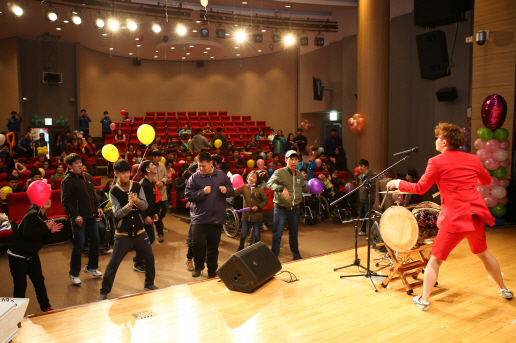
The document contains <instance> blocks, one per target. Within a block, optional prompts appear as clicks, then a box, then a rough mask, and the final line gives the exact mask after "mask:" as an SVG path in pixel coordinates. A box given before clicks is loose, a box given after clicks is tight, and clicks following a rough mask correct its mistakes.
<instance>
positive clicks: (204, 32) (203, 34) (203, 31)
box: [201, 27, 210, 39]
mask: <svg viewBox="0 0 516 343" xmlns="http://www.w3.org/2000/svg"><path fill="white" fill-rule="evenodd" d="M208 38H210V29H209V28H207V27H201V39H208Z"/></svg>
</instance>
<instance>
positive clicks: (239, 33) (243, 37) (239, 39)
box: [235, 30, 247, 43]
mask: <svg viewBox="0 0 516 343" xmlns="http://www.w3.org/2000/svg"><path fill="white" fill-rule="evenodd" d="M246 38H247V34H246V33H245V32H244V31H242V30H240V31H237V33H236V35H235V39H236V41H237V42H238V43H243V42H245V40H246Z"/></svg>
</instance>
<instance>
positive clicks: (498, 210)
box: [489, 204, 506, 217]
mask: <svg viewBox="0 0 516 343" xmlns="http://www.w3.org/2000/svg"><path fill="white" fill-rule="evenodd" d="M489 210H490V211H491V214H492V215H493V216H494V217H502V216H503V215H504V214H505V211H506V209H505V206H504V205H502V204H497V205H495V206H493V207H491V208H490V209H489Z"/></svg>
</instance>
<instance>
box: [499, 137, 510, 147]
mask: <svg viewBox="0 0 516 343" xmlns="http://www.w3.org/2000/svg"><path fill="white" fill-rule="evenodd" d="M510 146H511V141H509V140H508V139H506V140H504V141H503V142H501V143H500V149H505V150H509V147H510Z"/></svg>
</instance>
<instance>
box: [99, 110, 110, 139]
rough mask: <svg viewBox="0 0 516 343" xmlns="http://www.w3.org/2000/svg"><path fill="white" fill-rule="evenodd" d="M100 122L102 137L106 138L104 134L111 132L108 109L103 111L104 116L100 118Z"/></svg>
mask: <svg viewBox="0 0 516 343" xmlns="http://www.w3.org/2000/svg"><path fill="white" fill-rule="evenodd" d="M100 123H101V124H102V137H104V138H106V135H109V134H111V127H110V125H111V123H112V121H111V118H109V113H108V111H104V118H102V119H101V120H100Z"/></svg>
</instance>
